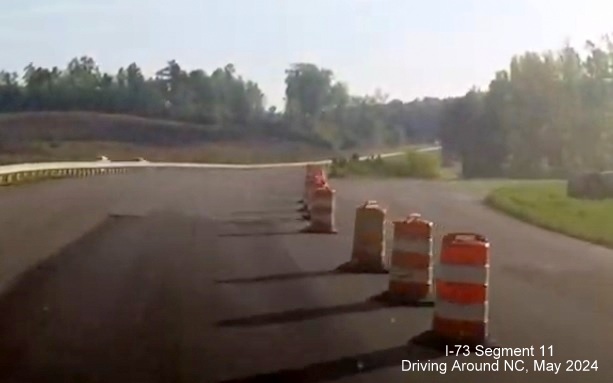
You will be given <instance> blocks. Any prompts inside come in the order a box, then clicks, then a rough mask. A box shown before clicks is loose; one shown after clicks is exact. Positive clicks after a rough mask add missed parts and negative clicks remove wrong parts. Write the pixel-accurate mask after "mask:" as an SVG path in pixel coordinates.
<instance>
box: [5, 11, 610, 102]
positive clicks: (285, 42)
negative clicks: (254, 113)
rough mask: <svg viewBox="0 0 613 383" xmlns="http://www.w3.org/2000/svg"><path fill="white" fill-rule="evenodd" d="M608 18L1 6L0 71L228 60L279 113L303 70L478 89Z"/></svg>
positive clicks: (406, 87)
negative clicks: (82, 60)
mask: <svg viewBox="0 0 613 383" xmlns="http://www.w3.org/2000/svg"><path fill="white" fill-rule="evenodd" d="M7 3H8V4H7ZM611 15H613V2H610V1H608V0H601V1H599V0H420V1H414V0H163V1H162V0H44V1H43V0H38V1H36V0H4V1H3V4H2V12H0V68H3V69H8V70H19V71H21V69H22V68H23V67H24V66H25V65H27V64H28V63H29V62H31V61H32V62H34V63H35V64H36V65H41V66H54V65H57V66H61V67H64V66H65V64H66V63H67V62H68V60H69V59H70V58H72V57H74V56H78V55H82V54H89V55H91V56H93V57H94V58H95V59H96V61H97V62H98V64H99V65H100V67H101V69H102V70H104V71H112V72H115V71H116V70H117V69H118V68H119V67H120V66H125V65H127V64H129V63H131V62H133V61H135V62H137V63H138V64H139V65H141V67H142V68H143V70H144V71H145V73H146V74H153V73H154V72H155V70H156V69H158V68H161V67H162V66H164V64H165V62H166V61H167V60H169V59H173V58H174V59H176V60H177V61H178V62H179V64H181V66H182V67H183V68H184V69H192V68H196V67H198V68H203V69H205V70H206V71H207V72H210V71H211V70H212V69H214V68H216V67H219V66H223V65H225V64H226V63H229V62H231V63H234V64H235V66H236V68H237V70H238V72H239V73H240V74H242V75H243V76H244V77H246V78H249V79H252V80H255V81H256V82H258V83H259V84H260V86H261V88H262V89H263V90H264V92H265V93H266V95H267V97H268V100H269V104H276V105H279V106H281V104H282V103H283V93H284V83H283V80H284V70H285V69H286V68H287V67H288V65H289V64H290V63H293V62H303V61H309V62H314V63H316V64H318V65H320V66H324V67H327V68H329V69H332V70H333V71H334V73H335V74H336V78H337V79H339V80H341V81H344V82H347V83H348V85H349V88H350V90H351V92H352V93H355V94H366V93H372V92H373V91H374V90H375V89H376V88H381V89H382V90H383V91H384V92H385V93H388V94H389V95H390V96H391V97H393V98H400V99H404V100H411V99H414V98H416V97H423V96H447V95H459V94H463V93H465V92H466V91H467V90H468V88H470V87H471V86H473V85H477V86H485V85H487V83H488V82H489V80H490V79H491V77H492V76H493V74H494V72H495V71H497V70H499V69H502V68H506V67H507V65H508V63H509V60H510V58H511V56H512V55H514V54H516V53H521V52H523V51H526V50H545V49H556V48H559V47H560V46H561V45H562V44H563V42H564V40H565V39H566V38H570V40H571V42H572V43H573V44H576V45H580V46H583V41H584V40H585V39H587V38H592V39H597V38H598V37H599V36H600V35H602V34H604V33H608V32H613V23H612V20H613V19H612V16H611Z"/></svg>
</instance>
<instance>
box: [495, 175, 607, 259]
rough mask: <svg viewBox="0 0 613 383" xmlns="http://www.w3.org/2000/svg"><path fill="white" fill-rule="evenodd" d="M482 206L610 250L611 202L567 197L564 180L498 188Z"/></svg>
mask: <svg viewBox="0 0 613 383" xmlns="http://www.w3.org/2000/svg"><path fill="white" fill-rule="evenodd" d="M485 203H486V204H487V205H488V206H490V207H492V208H494V209H497V210H500V211H502V212H504V213H506V214H508V215H510V216H513V217H515V218H517V219H520V220H522V221H525V222H528V223H531V224H534V225H536V226H540V227H542V228H545V229H548V230H552V231H555V232H559V233H562V234H565V235H567V236H570V237H574V238H578V239H581V240H585V241H589V242H592V243H596V244H599V245H604V246H608V247H613V199H607V200H600V201H594V200H580V199H575V198H570V197H568V196H567V195H566V183H565V182H563V181H547V182H541V183H526V184H521V183H520V184H515V185H511V186H504V187H500V188H497V189H495V190H493V191H491V192H490V193H489V194H488V195H487V197H486V199H485Z"/></svg>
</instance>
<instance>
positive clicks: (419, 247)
mask: <svg viewBox="0 0 613 383" xmlns="http://www.w3.org/2000/svg"><path fill="white" fill-rule="evenodd" d="M393 250H394V251H400V252H403V253H417V254H430V253H431V252H432V239H426V238H420V239H409V238H394V246H393Z"/></svg>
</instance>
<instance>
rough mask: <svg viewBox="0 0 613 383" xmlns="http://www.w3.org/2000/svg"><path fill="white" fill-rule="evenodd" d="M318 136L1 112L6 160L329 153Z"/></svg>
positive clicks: (265, 157)
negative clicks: (102, 155)
mask: <svg viewBox="0 0 613 383" xmlns="http://www.w3.org/2000/svg"><path fill="white" fill-rule="evenodd" d="M331 153H332V151H331V150H330V149H329V147H327V146H326V143H325V142H323V141H322V140H319V139H318V138H317V137H309V136H307V135H304V134H298V133H294V132H290V131H288V130H286V129H285V130H284V129H282V127H280V126H275V125H274V124H268V125H252V126H232V127H220V126H216V125H198V124H193V123H184V122H176V121H168V120H158V119H150V118H142V117H136V116H128V115H115V114H101V113H90V112H38V113H15V114H0V162H2V163H14V162H22V161H48V160H88V159H92V158H95V156H97V155H100V154H104V155H107V156H109V157H110V158H112V159H129V158H133V157H139V156H140V157H145V158H149V159H151V160H170V161H224V162H243V161H249V162H257V161H270V160H293V159H302V158H311V157H312V156H313V155H316V156H317V155H319V156H329V155H331Z"/></svg>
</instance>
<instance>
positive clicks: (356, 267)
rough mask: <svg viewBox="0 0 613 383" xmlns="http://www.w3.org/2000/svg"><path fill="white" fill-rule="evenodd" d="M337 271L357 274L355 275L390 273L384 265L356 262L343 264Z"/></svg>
mask: <svg viewBox="0 0 613 383" xmlns="http://www.w3.org/2000/svg"><path fill="white" fill-rule="evenodd" d="M336 270H337V271H339V272H342V273H355V274H388V273H389V271H388V270H386V269H385V268H384V267H383V265H379V264H375V263H365V262H356V261H349V262H347V263H343V264H342V265H340V266H339V267H337V268H336Z"/></svg>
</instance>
